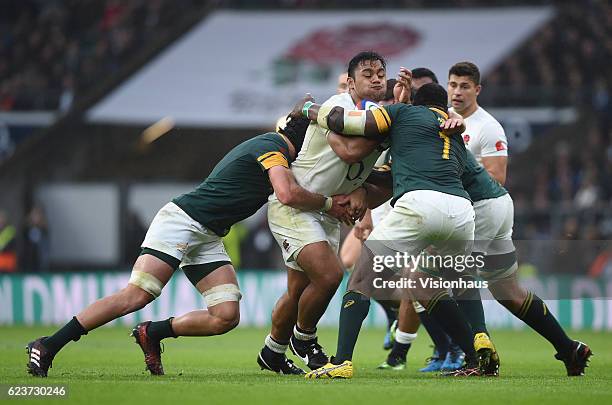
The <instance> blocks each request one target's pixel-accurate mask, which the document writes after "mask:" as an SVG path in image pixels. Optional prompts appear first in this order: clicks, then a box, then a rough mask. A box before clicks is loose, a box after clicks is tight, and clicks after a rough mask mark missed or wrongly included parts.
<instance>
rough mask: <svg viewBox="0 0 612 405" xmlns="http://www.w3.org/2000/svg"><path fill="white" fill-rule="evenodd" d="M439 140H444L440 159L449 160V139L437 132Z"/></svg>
mask: <svg viewBox="0 0 612 405" xmlns="http://www.w3.org/2000/svg"><path fill="white" fill-rule="evenodd" d="M438 134H439V135H440V138H442V139H444V148H443V149H442V159H450V157H449V154H450V138H449V137H448V135H445V134H444V133H443V132H438Z"/></svg>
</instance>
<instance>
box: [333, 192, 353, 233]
mask: <svg viewBox="0 0 612 405" xmlns="http://www.w3.org/2000/svg"><path fill="white" fill-rule="evenodd" d="M349 207H350V201H349V198H348V196H347V195H345V194H339V195H335V196H333V197H332V206H331V208H330V209H329V210H327V214H329V215H331V216H332V217H334V218H336V219H338V220H339V221H340V222H342V223H343V224H345V225H348V226H353V225H355V221H354V220H353V217H352V216H351V214H350V212H349Z"/></svg>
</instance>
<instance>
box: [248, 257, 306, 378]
mask: <svg viewBox="0 0 612 405" xmlns="http://www.w3.org/2000/svg"><path fill="white" fill-rule="evenodd" d="M309 283H310V281H309V280H308V277H306V275H305V274H304V272H302V271H298V270H295V269H292V268H291V267H287V292H285V293H284V294H283V295H282V296H281V297H280V298H279V299H278V301H277V302H276V305H275V306H274V309H273V311H272V328H271V331H270V334H269V335H268V336H266V339H265V341H264V347H263V348H262V349H261V350H260V352H259V355H258V358H257V362H258V364H259V365H260V367H261V368H262V369H265V370H270V371H274V372H276V373H280V374H304V371H303V370H302V369H300V368H299V367H297V366H295V365H294V364H293V362H292V361H291V360H289V359H287V357H286V355H285V353H286V352H287V348H288V347H289V339H290V338H291V335H292V334H293V327H294V326H295V323H296V321H297V313H298V302H299V300H300V296H301V295H302V292H303V291H304V289H305V288H306V286H307V285H308V284H309Z"/></svg>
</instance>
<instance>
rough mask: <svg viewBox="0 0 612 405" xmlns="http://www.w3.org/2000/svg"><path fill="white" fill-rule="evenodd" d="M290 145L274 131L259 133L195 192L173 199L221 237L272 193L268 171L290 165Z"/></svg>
mask: <svg viewBox="0 0 612 405" xmlns="http://www.w3.org/2000/svg"><path fill="white" fill-rule="evenodd" d="M289 161H290V157H289V148H288V147H287V143H286V142H285V140H284V139H283V138H282V137H281V136H280V135H279V134H277V133H275V132H268V133H266V134H263V135H258V136H256V137H254V138H252V139H249V140H248V141H245V142H243V143H241V144H240V145H238V146H236V147H235V148H234V149H232V150H231V151H229V153H228V154H227V155H225V157H224V158H223V159H221V161H220V162H219V163H217V165H216V166H215V168H214V169H213V170H212V172H211V173H210V175H209V176H208V177H207V178H206V180H204V182H202V184H200V185H199V186H198V187H197V188H196V189H195V190H194V191H192V192H190V193H187V194H183V195H181V196H179V197H176V198H175V199H173V200H172V202H174V203H175V204H176V205H178V206H179V207H180V208H181V209H182V210H183V211H185V212H186V213H187V214H188V215H189V216H190V217H191V218H193V219H194V220H196V221H198V222H199V223H201V224H202V225H204V226H205V227H207V228H208V229H210V230H212V231H213V232H214V233H216V234H217V235H219V236H225V235H227V233H228V232H229V231H230V228H231V227H232V225H234V224H235V223H236V222H239V221H242V220H243V219H245V218H248V217H250V216H251V215H253V214H254V213H255V212H256V211H257V210H258V209H259V208H261V207H262V206H263V205H264V204H265V203H266V201H267V200H268V196H269V195H270V194H272V191H273V189H272V185H271V184H270V179H269V177H268V174H267V173H266V171H267V170H268V169H270V168H271V167H274V166H279V165H280V166H284V167H287V168H288V167H289Z"/></svg>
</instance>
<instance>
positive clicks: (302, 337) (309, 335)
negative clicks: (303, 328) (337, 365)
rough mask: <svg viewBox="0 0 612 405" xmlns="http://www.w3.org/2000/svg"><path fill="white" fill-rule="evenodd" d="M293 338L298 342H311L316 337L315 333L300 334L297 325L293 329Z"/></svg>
mask: <svg viewBox="0 0 612 405" xmlns="http://www.w3.org/2000/svg"><path fill="white" fill-rule="evenodd" d="M293 336H295V337H296V338H297V339H298V340H312V339H315V338H316V337H317V332H316V331H314V332H312V333H304V332H300V331H299V330H298V329H297V325H296V326H294V327H293Z"/></svg>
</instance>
